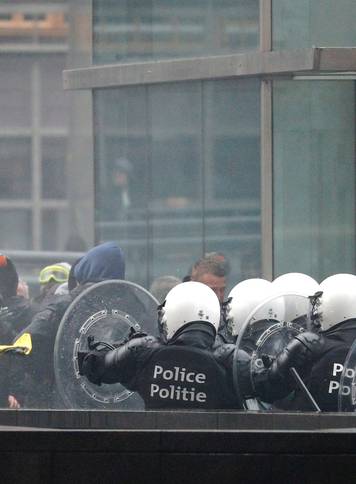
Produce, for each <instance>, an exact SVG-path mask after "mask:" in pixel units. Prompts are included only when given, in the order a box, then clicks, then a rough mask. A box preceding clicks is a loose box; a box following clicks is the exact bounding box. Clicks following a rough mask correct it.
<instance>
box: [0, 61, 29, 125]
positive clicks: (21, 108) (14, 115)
mask: <svg viewBox="0 0 356 484" xmlns="http://www.w3.org/2000/svg"><path fill="white" fill-rule="evenodd" d="M31 65H32V63H31V60H30V59H24V58H22V59H21V60H20V59H19V58H18V57H15V56H14V57H12V56H10V57H6V58H4V57H3V58H0V79H1V82H0V127H1V128H2V129H4V128H6V129H9V128H30V126H31V84H32V81H31Z"/></svg>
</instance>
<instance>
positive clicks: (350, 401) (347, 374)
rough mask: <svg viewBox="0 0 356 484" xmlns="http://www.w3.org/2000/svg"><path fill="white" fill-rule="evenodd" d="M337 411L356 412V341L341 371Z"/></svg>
mask: <svg viewBox="0 0 356 484" xmlns="http://www.w3.org/2000/svg"><path fill="white" fill-rule="evenodd" d="M338 410H339V412H356V340H355V341H354V342H353V344H352V346H351V348H350V350H349V352H348V354H347V356H346V359H345V363H344V366H343V369H342V373H341V378H340V386H339V395H338Z"/></svg>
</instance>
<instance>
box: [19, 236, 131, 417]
mask: <svg viewBox="0 0 356 484" xmlns="http://www.w3.org/2000/svg"><path fill="white" fill-rule="evenodd" d="M111 279H125V260H124V255H123V252H122V250H121V248H120V247H119V246H118V245H117V243H116V242H105V243H103V244H100V245H98V246H96V247H94V248H92V249H91V250H89V251H88V252H87V253H86V254H85V255H84V256H83V257H82V258H81V259H79V260H78V261H76V262H75V263H74V264H73V265H72V269H71V274H70V278H69V289H70V291H69V293H68V294H65V295H61V296H59V295H58V296H53V299H52V300H51V301H50V302H49V303H48V305H47V306H46V307H45V308H43V309H42V310H41V311H40V312H38V313H37V314H36V315H35V316H34V318H33V319H32V321H31V323H30V324H29V325H28V326H27V327H26V328H25V329H24V330H23V331H22V332H21V334H22V333H29V334H30V335H31V339H32V352H31V355H29V356H27V357H26V359H25V358H18V359H17V360H16V362H15V363H14V365H13V367H14V368H13V371H12V373H13V377H12V380H13V385H12V388H11V394H12V395H13V396H14V397H15V399H16V401H17V403H18V404H19V405H20V406H21V407H26V408H51V407H53V406H58V403H57V395H56V391H55V377H54V368H53V351H54V343H55V339H56V335H57V330H58V327H59V324H60V322H61V320H62V317H63V315H64V313H65V311H66V309H67V308H68V307H69V305H70V304H71V303H72V301H73V300H74V299H75V298H76V297H77V296H78V295H79V294H80V293H81V292H82V291H84V290H85V289H86V288H88V287H89V286H90V285H92V284H94V283H97V282H101V281H105V280H111Z"/></svg>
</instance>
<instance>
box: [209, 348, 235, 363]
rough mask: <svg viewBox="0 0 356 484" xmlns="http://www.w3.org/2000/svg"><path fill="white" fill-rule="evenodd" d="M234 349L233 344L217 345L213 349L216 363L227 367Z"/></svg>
mask: <svg viewBox="0 0 356 484" xmlns="http://www.w3.org/2000/svg"><path fill="white" fill-rule="evenodd" d="M235 349H236V345H234V344H223V345H219V346H217V347H216V348H215V350H214V356H215V358H216V360H217V361H218V363H220V364H222V365H224V366H225V367H229V366H230V365H231V364H232V358H233V356H234V352H235Z"/></svg>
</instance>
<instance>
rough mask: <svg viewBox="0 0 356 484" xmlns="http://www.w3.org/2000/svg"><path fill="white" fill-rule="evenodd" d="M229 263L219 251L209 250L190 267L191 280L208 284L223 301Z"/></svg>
mask: <svg viewBox="0 0 356 484" xmlns="http://www.w3.org/2000/svg"><path fill="white" fill-rule="evenodd" d="M229 271H230V265H229V262H228V261H227V259H226V257H225V256H224V255H223V254H221V253H220V252H210V253H208V254H205V256H204V257H202V258H201V259H199V260H198V261H197V262H196V263H195V264H194V266H193V267H192V272H191V280H192V281H195V282H201V283H202V284H206V285H207V286H209V287H210V288H211V289H212V290H213V291H214V292H215V294H216V295H217V297H218V299H219V302H220V304H222V303H223V301H224V297H225V289H226V277H227V275H228V274H229Z"/></svg>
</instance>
